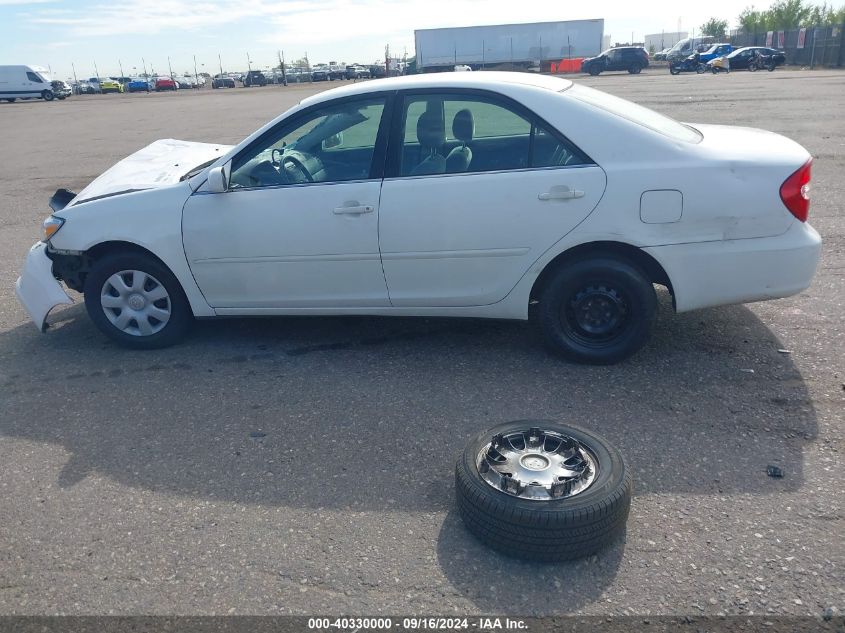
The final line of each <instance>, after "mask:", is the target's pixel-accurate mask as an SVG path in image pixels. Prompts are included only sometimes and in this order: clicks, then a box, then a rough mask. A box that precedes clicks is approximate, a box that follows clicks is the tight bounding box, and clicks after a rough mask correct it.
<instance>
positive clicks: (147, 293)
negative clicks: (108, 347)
mask: <svg viewBox="0 0 845 633" xmlns="http://www.w3.org/2000/svg"><path fill="white" fill-rule="evenodd" d="M100 305H101V306H102V307H103V312H104V313H105V315H106V317H107V318H108V320H109V321H111V324H112V325H113V326H114V327H116V328H117V329H118V330H120V331H122V332H126V333H127V334H129V335H131V336H150V335H151V334H155V333H156V332H160V331H161V330H163V329H164V328H165V326H166V325H167V323H168V321H170V295H169V294H168V293H167V289H166V288H165V287H164V286H163V285H162V284H161V282H160V281H159V280H158V279H156V278H155V277H153V276H152V275H149V274H147V273H145V272H143V271H140V270H121V271H120V272H117V273H115V274H113V275H112V276H111V277H109V278H108V279H107V280H106V283H104V284H103V289H102V292H101V293H100Z"/></svg>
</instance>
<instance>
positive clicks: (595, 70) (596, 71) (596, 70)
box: [589, 66, 601, 77]
mask: <svg viewBox="0 0 845 633" xmlns="http://www.w3.org/2000/svg"><path fill="white" fill-rule="evenodd" d="M600 72H601V68H599V67H598V66H590V70H589V73H590V74H591V75H592V76H593V77H595V76H596V75H598V74H599V73H600Z"/></svg>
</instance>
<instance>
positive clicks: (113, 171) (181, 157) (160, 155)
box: [68, 138, 232, 207]
mask: <svg viewBox="0 0 845 633" xmlns="http://www.w3.org/2000/svg"><path fill="white" fill-rule="evenodd" d="M231 148H232V145H215V144H212V143H192V142H190V141H177V140H175V139H171V138H169V139H163V140H160V141H156V142H154V143H151V144H150V145H147V146H146V147H145V148H144V149H141V150H138V151H137V152H135V153H134V154H131V155H130V156H127V157H126V158H124V159H123V160H122V161H120V162H119V163H117V164H115V165H114V166H113V167H110V168H109V169H107V170H106V171H104V172H103V173H102V174H100V175H99V176H98V177H97V178H96V179H95V180H94V181H93V182H92V183H91V184H89V185H88V186H87V187H85V188H84V189H83V190H82V191H80V192H79V193H78V194H77V195H76V197H75V198H74V199H73V201H71V203H70V204H69V205H68V207H71V206H73V205H76V204H80V203H82V202H86V201H87V200H92V199H94V198H102V197H105V196H114V195H118V194H121V193H130V192H132V191H140V190H142V189H155V188H156V187H163V186H165V185H170V184H173V183H176V182H179V179H180V178H182V176H184V175H185V174H187V173H188V172H189V171H191V170H192V169H194V168H195V167H198V166H199V165H202V164H203V163H207V162H208V161H210V160H215V159H217V158H219V157H220V156H223V155H224V154H225V153H226V152H228V151H229V150H230V149H231Z"/></svg>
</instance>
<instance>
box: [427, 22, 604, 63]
mask: <svg viewBox="0 0 845 633" xmlns="http://www.w3.org/2000/svg"><path fill="white" fill-rule="evenodd" d="M603 35H604V20H601V19H597V20H568V21H564V22H534V23H531V24H496V25H491V26H464V27H454V28H442V29H419V30H416V31H414V40H415V44H416V55H417V69H418V70H420V71H423V72H424V71H436V70H447V69H452V68H454V67H455V66H456V65H461V64H466V65H468V66H471V67H472V68H475V69H477V68H481V67H484V66H501V65H503V64H504V65H507V64H513V65H514V67H523V68H526V67H531V66H536V65H538V64H542V63H543V62H548V61H560V60H561V59H569V58H573V57H593V56H594V55H598V54H599V53H600V52H601V50H602V47H601V46H602V36H603Z"/></svg>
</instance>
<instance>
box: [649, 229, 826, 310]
mask: <svg viewBox="0 0 845 633" xmlns="http://www.w3.org/2000/svg"><path fill="white" fill-rule="evenodd" d="M821 245H822V240H821V237H820V236H819V234H818V233H817V232H816V230H815V229H814V228H813V227H812V226H810V225H809V224H806V223H802V222H798V221H795V222H794V223H793V224H792V225H791V226H790V228H789V230H788V231H787V232H786V233H784V234H782V235H778V236H776V237H766V238H755V239H742V240H724V241H719V242H702V243H698V244H674V245H671V246H655V247H651V248H646V249H643V250H645V251H646V252H647V253H649V254H650V255H652V256H653V257H654V258H655V259H656V260H657V261H658V262H660V264H661V265H662V266H663V268H664V270H665V271H666V273H667V274H668V275H669V279H670V280H671V281H672V289H673V291H674V295H675V308H676V310H677V311H678V312H686V311H688V310H695V309H697V308H706V307H711V306H718V305H728V304H732V303H750V302H752V301H765V300H767V299H778V298H781V297H789V296H791V295H794V294H798V293H799V292H801V291H802V290H805V289H806V288H808V287H809V286H810V283H811V282H812V280H813V275H815V272H816V268H817V266H818V263H819V259H820V258H821Z"/></svg>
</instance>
